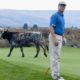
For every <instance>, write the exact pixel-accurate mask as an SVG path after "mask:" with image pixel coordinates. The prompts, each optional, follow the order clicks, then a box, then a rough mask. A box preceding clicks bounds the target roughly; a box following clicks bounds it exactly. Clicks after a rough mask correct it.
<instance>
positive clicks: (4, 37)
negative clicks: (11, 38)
mask: <svg viewBox="0 0 80 80" xmlns="http://www.w3.org/2000/svg"><path fill="white" fill-rule="evenodd" d="M1 38H3V39H7V38H8V30H6V31H4V32H3V33H2V35H1Z"/></svg>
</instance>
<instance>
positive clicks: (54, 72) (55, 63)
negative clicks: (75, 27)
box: [49, 34, 62, 79]
mask: <svg viewBox="0 0 80 80" xmlns="http://www.w3.org/2000/svg"><path fill="white" fill-rule="evenodd" d="M56 38H57V41H58V43H59V44H58V46H55V45H54V39H53V38H52V36H51V34H50V35H49V48H50V68H51V76H52V78H53V79H56V78H57V77H58V76H60V52H61V47H62V36H59V35H56Z"/></svg>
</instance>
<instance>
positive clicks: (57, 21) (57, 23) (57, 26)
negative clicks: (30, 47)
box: [50, 11, 65, 36]
mask: <svg viewBox="0 0 80 80" xmlns="http://www.w3.org/2000/svg"><path fill="white" fill-rule="evenodd" d="M64 25H65V20H64V15H63V14H62V13H61V12H60V11H58V12H56V13H55V14H54V15H52V16H51V20H50V26H52V27H54V32H55V34H58V35H61V36H62V35H63V34H64Z"/></svg>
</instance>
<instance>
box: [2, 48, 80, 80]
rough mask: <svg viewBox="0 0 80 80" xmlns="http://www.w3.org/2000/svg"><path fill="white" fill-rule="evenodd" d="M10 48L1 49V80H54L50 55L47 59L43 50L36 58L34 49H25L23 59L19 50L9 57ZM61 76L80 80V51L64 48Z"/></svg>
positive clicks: (68, 79) (71, 79)
mask: <svg viewBox="0 0 80 80" xmlns="http://www.w3.org/2000/svg"><path fill="white" fill-rule="evenodd" d="M8 52H9V48H0V80H52V79H51V76H50V69H49V70H48V68H49V54H48V57H47V58H45V57H44V55H43V51H42V50H41V52H40V55H39V57H38V58H34V55H35V53H36V49H35V48H34V47H31V48H24V52H25V57H24V58H22V57H21V52H20V49H19V48H16V49H14V50H13V53H12V55H11V57H9V58H8V57H7V55H8ZM61 75H62V76H64V78H65V80H80V49H77V48H68V47H64V48H63V49H62V55H61Z"/></svg>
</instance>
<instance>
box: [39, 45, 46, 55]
mask: <svg viewBox="0 0 80 80" xmlns="http://www.w3.org/2000/svg"><path fill="white" fill-rule="evenodd" d="M40 46H41V48H42V49H43V51H44V55H45V57H47V54H46V49H45V47H43V45H42V44H40Z"/></svg>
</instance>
